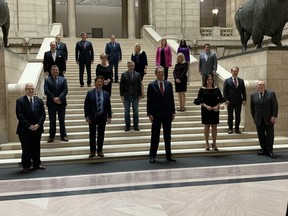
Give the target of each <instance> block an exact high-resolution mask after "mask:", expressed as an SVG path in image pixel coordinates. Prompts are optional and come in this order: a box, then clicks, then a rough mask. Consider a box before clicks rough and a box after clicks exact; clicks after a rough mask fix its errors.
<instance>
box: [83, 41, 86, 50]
mask: <svg viewBox="0 0 288 216" xmlns="http://www.w3.org/2000/svg"><path fill="white" fill-rule="evenodd" d="M82 45H83V47H84V49H86V43H85V41H82Z"/></svg>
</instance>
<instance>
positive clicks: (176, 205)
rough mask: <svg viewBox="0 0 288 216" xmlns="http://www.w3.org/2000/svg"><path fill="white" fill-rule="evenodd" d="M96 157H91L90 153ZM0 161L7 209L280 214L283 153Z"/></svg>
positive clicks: (285, 183)
mask: <svg viewBox="0 0 288 216" xmlns="http://www.w3.org/2000/svg"><path fill="white" fill-rule="evenodd" d="M96 160H97V159H96ZM46 168H47V169H46V170H45V171H42V170H37V171H32V172H31V173H28V174H21V173H20V171H19V168H18V169H17V168H11V169H0V173H1V176H0V192H1V194H0V212H1V213H0V215H3V216H4V215H5V216H22V215H23V216H26V215H29V216H34V215H35V216H36V215H37V216H38V215H39V216H56V215H57V216H58V215H59V216H68V215H69V216H74V215H75V216H76V215H77V216H78V215H79V216H90V215H91V216H92V215H93V216H95V215H105V216H106V215H109V216H114V215H115V216H122V215H123V216H130V215H131V216H132V215H135V216H146V215H152V216H167V215H169V216H170V215H171V216H172V215H173V216H174V215H179V216H180V215H181V216H182V215H183V216H190V215H192V216H194V215H199V216H200V215H203V216H206V215H207V216H210V215H211V216H218V215H219V216H226V215H227V216H233V215H235V216H236V215H237V216H238V215H239V216H240V215H241V216H242V215H247V216H254V215H255V216H258V215H259V216H260V215H261V216H263V215H267V216H268V215H269V216H282V215H283V216H284V215H285V214H286V208H287V201H288V153H279V155H278V158H277V159H276V160H274V159H271V158H268V157H265V156H256V155H230V156H221V157H195V158H178V159H177V162H176V163H172V162H167V161H165V160H164V159H158V160H157V163H156V164H149V163H148V160H137V161H113V162H107V163H94V164H77V165H58V166H55V165H54V166H46Z"/></svg>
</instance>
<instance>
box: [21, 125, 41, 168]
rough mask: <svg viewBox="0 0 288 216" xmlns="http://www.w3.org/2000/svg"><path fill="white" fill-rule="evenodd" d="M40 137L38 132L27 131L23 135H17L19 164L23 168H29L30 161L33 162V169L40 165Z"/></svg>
mask: <svg viewBox="0 0 288 216" xmlns="http://www.w3.org/2000/svg"><path fill="white" fill-rule="evenodd" d="M41 135H42V133H40V132H39V131H35V132H33V131H31V132H30V131H28V132H27V133H25V134H18V136H19V140H20V142H21V148H22V157H21V164H22V167H23V168H30V166H31V160H32V161H33V167H38V166H39V165H40V164H41V161H40V140H41Z"/></svg>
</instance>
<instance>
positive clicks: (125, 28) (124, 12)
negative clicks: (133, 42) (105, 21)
mask: <svg viewBox="0 0 288 216" xmlns="http://www.w3.org/2000/svg"><path fill="white" fill-rule="evenodd" d="M127 23H128V19H127V0H122V38H128V26H127Z"/></svg>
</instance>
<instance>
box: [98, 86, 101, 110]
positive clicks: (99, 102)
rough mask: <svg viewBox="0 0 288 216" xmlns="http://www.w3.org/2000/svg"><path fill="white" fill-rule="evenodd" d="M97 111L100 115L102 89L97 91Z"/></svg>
mask: <svg viewBox="0 0 288 216" xmlns="http://www.w3.org/2000/svg"><path fill="white" fill-rule="evenodd" d="M97 113H98V115H99V114H100V113H101V98H100V91H97Z"/></svg>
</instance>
